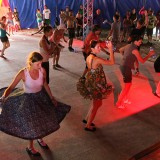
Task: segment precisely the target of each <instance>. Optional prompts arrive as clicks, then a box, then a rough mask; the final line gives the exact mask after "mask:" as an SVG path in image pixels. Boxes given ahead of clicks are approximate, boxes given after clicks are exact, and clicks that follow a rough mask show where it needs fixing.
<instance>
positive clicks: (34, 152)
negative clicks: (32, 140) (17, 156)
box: [26, 147, 41, 156]
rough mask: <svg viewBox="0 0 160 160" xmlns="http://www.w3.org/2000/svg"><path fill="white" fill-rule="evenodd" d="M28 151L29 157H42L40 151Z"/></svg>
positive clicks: (30, 149)
mask: <svg viewBox="0 0 160 160" xmlns="http://www.w3.org/2000/svg"><path fill="white" fill-rule="evenodd" d="M26 151H27V153H28V154H29V155H32V156H40V155H41V154H40V153H39V152H38V151H36V150H34V149H33V148H28V147H27V148H26Z"/></svg>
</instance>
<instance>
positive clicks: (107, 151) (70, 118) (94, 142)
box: [0, 33, 160, 160]
mask: <svg viewBox="0 0 160 160" xmlns="http://www.w3.org/2000/svg"><path fill="white" fill-rule="evenodd" d="M40 36H41V35H35V36H30V34H27V33H25V35H24V34H23V33H21V34H20V33H17V34H15V35H12V36H11V37H10V43H11V47H10V48H9V49H8V50H6V54H5V56H6V57H7V59H6V60H5V59H3V58H0V87H5V86H8V85H9V83H10V82H11V81H12V79H13V77H14V75H15V74H16V73H17V72H18V71H19V69H21V68H22V67H24V66H25V60H26V57H27V55H28V53H29V52H31V51H38V42H39V39H40ZM82 44H83V43H82V41H78V40H75V41H74V48H76V50H78V53H73V52H69V51H68V50H67V44H65V43H64V45H65V46H66V48H64V49H63V51H62V52H61V58H60V63H59V64H60V65H62V66H63V68H62V69H60V70H53V69H52V65H51V64H52V59H50V87H51V90H52V92H53V94H54V96H55V97H56V98H57V100H59V101H62V102H64V103H67V104H69V105H71V106H72V109H71V112H70V113H69V114H68V115H67V117H66V118H65V120H64V121H63V122H62V123H61V128H60V129H59V130H58V131H57V132H55V133H53V134H51V135H49V136H47V137H45V138H44V140H45V141H46V143H47V144H48V146H49V147H50V150H43V149H41V148H40V147H39V145H38V144H37V142H35V147H36V148H37V149H38V150H39V151H40V153H41V157H39V158H35V157H32V156H29V155H28V154H27V153H26V151H25V148H26V146H27V145H28V142H27V141H26V140H23V139H19V138H15V137H12V136H9V135H7V134H5V133H3V132H0V146H1V147H0V160H22V159H23V160H30V159H31V160H32V159H37V160H127V159H129V158H131V157H132V156H134V155H135V154H137V153H139V152H140V151H142V150H144V149H146V148H148V147H150V146H152V145H154V144H155V143H157V142H159V141H160V118H159V114H160V99H159V98H157V97H155V96H154V95H153V94H152V91H153V90H155V88H156V85H157V83H158V81H159V78H160V77H159V75H157V74H156V73H155V72H154V69H153V62H149V61H147V62H146V63H145V64H143V65H140V75H139V76H133V86H132V88H131V92H130V101H131V102H132V103H131V104H130V105H128V106H127V108H126V109H125V110H120V109H117V108H116V107H115V102H116V101H117V97H118V94H119V93H120V91H121V89H122V87H123V83H122V82H123V80H122V76H121V73H120V70H119V64H120V61H121V58H122V57H121V55H120V54H119V53H115V58H116V64H115V65H113V66H104V71H105V73H106V77H107V80H108V82H109V83H112V84H113V86H114V88H115V89H114V92H113V93H112V94H111V95H110V96H109V97H108V98H107V99H105V100H103V105H102V107H101V108H100V109H99V111H98V113H97V116H96V118H95V123H96V126H97V131H96V132H94V133H90V132H86V131H84V125H83V124H82V122H81V121H82V119H83V118H84V117H85V115H86V113H87V111H88V109H89V107H90V101H89V100H85V99H83V98H82V97H81V96H80V95H79V93H78V92H77V91H76V82H77V81H78V78H79V77H80V76H81V74H82V72H83V70H84V67H85V62H84V60H83V55H82V53H81V47H82ZM1 46H2V45H1V44H0V47H1ZM100 56H101V57H104V58H107V55H105V54H103V53H101V54H100ZM18 87H21V84H19V85H18Z"/></svg>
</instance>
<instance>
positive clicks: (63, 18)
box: [59, 9, 67, 29]
mask: <svg viewBox="0 0 160 160" xmlns="http://www.w3.org/2000/svg"><path fill="white" fill-rule="evenodd" d="M66 17H67V16H66V14H65V12H64V10H63V9H61V11H60V14H59V19H60V25H59V27H60V28H63V29H66V25H65V24H66Z"/></svg>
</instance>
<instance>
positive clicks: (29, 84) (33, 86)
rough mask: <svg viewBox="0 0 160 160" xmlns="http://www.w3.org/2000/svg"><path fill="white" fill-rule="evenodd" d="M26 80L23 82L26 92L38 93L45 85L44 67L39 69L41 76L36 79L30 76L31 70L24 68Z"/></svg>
mask: <svg viewBox="0 0 160 160" xmlns="http://www.w3.org/2000/svg"><path fill="white" fill-rule="evenodd" d="M24 75H25V82H24V83H23V88H24V92H25V93H36V92H39V91H40V90H41V89H42V86H43V73H42V69H39V77H38V78H37V79H36V80H34V79H32V77H31V76H30V73H29V70H28V69H27V68H26V69H24Z"/></svg>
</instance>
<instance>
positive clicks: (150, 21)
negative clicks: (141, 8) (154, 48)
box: [147, 10, 157, 45]
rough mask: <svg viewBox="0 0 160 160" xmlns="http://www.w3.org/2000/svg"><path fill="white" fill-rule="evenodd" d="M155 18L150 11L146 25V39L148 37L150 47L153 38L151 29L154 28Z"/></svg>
mask: <svg viewBox="0 0 160 160" xmlns="http://www.w3.org/2000/svg"><path fill="white" fill-rule="evenodd" d="M156 21H157V18H156V16H155V15H154V14H153V11H152V10H149V11H148V25H147V37H148V42H147V43H148V44H149V45H152V36H153V29H154V27H155V26H156Z"/></svg>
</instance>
